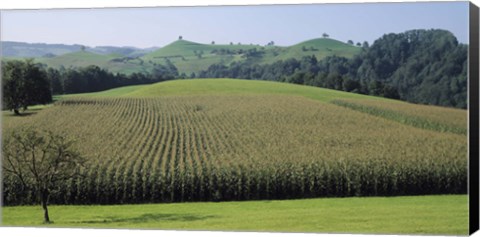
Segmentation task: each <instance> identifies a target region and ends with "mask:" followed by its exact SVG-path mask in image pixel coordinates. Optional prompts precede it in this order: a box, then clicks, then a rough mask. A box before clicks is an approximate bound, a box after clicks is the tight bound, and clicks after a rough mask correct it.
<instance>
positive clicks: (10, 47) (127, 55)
mask: <svg viewBox="0 0 480 237" xmlns="http://www.w3.org/2000/svg"><path fill="white" fill-rule="evenodd" d="M2 47H4V48H5V49H4V51H5V52H7V53H6V54H4V56H6V57H5V59H6V60H8V59H10V58H21V57H35V58H36V60H37V61H38V62H41V63H44V64H46V65H48V66H50V67H54V68H58V67H60V66H63V67H66V68H68V67H84V66H88V65H97V66H99V67H102V68H105V69H107V70H109V71H111V72H114V73H117V72H119V73H125V74H131V73H134V72H150V71H151V69H152V68H153V67H154V65H156V64H166V60H169V61H170V62H172V63H173V64H174V65H175V66H176V67H177V68H178V70H179V72H180V73H185V74H186V75H190V74H191V73H198V72H200V71H201V70H206V69H207V68H208V67H209V66H210V65H212V64H224V65H229V64H230V63H231V62H238V61H250V62H252V63H259V64H265V63H273V62H275V61H278V60H285V59H288V58H296V59H300V58H302V57H304V56H311V55H315V56H316V57H317V59H322V58H324V57H327V56H332V55H337V56H344V57H352V56H353V55H355V54H356V53H358V52H359V51H360V48H359V47H356V46H352V45H349V44H346V43H343V42H340V41H337V40H334V39H327V38H322V39H312V40H309V41H305V42H302V43H299V44H296V45H292V46H285V47H284V46H273V45H271V46H260V45H251V44H249V45H247V44H226V45H225V44H201V43H196V42H191V41H187V40H177V41H174V42H172V43H170V44H168V45H166V46H164V47H162V48H158V49H156V50H155V49H154V48H149V49H143V50H142V49H137V48H131V47H109V46H102V47H95V48H88V47H87V48H86V49H85V51H81V50H80V48H81V45H73V46H68V45H48V44H27V43H18V42H6V43H4V45H3V46H2Z"/></svg>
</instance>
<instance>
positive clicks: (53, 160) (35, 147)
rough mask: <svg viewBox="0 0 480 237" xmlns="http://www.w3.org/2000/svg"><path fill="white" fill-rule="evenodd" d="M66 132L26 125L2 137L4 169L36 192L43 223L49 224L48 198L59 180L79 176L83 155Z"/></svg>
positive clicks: (24, 186)
mask: <svg viewBox="0 0 480 237" xmlns="http://www.w3.org/2000/svg"><path fill="white" fill-rule="evenodd" d="M73 144H74V141H73V140H72V139H69V138H68V137H67V136H66V135H59V134H54V133H53V132H50V131H39V130H37V129H34V128H31V127H28V128H23V129H20V130H18V131H13V132H12V133H10V134H8V135H7V136H5V137H4V142H3V147H2V150H3V169H4V171H5V172H7V173H10V174H12V175H13V176H14V177H16V178H18V180H19V181H20V183H21V184H22V186H23V188H26V189H30V190H32V191H35V193H37V194H38V199H39V200H40V203H41V205H42V208H43V211H44V223H51V221H50V217H49V215H48V207H47V205H48V199H49V197H50V193H51V192H52V191H56V187H57V186H58V184H59V183H60V182H62V181H66V180H69V179H71V178H74V177H75V176H77V175H79V171H80V168H81V166H82V165H83V163H84V158H83V157H82V156H81V155H80V154H79V153H78V152H77V151H76V150H75V149H74V148H73Z"/></svg>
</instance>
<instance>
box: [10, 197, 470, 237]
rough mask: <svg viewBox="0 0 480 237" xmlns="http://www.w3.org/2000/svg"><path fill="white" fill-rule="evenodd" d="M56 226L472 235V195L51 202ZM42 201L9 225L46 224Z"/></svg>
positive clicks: (16, 210)
mask: <svg viewBox="0 0 480 237" xmlns="http://www.w3.org/2000/svg"><path fill="white" fill-rule="evenodd" d="M51 215H52V219H53V220H54V223H53V224H51V225H49V226H51V227H89V228H92V227H93V228H142V229H152V228H153V229H164V230H166V229H175V230H222V231H269V232H272V231H274V232H316V233H363V234H369V233H370V234H372V233H375V234H382V233H383V234H426V233H428V234H437V235H467V230H468V205H467V195H445V196H442V195H437V196H416V197H388V198H386V197H368V198H321V199H302V200H288V201H245V202H218V203H212V202H203V203H175V204H136V205H106V206H98V205H97V206H75V205H69V206H52V207H51ZM40 216H41V208H40V207H39V206H18V207H5V208H3V224H4V225H7V226H27V225H28V226H41V225H42V224H41V221H40V220H41V218H40Z"/></svg>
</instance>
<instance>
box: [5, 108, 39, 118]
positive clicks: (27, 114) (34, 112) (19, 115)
mask: <svg viewBox="0 0 480 237" xmlns="http://www.w3.org/2000/svg"><path fill="white" fill-rule="evenodd" d="M32 110H37V111H38V110H41V109H32ZM37 111H23V112H21V113H20V114H18V115H17V114H14V113H13V112H12V113H11V114H10V113H7V114H4V115H3V116H4V117H11V118H21V117H28V116H31V115H35V114H36V113H37Z"/></svg>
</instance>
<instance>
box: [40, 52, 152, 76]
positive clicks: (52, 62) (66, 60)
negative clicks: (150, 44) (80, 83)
mask: <svg viewBox="0 0 480 237" xmlns="http://www.w3.org/2000/svg"><path fill="white" fill-rule="evenodd" d="M36 60H37V61H38V62H40V63H44V64H47V65H48V66H50V67H54V68H60V67H65V68H69V67H86V66H90V65H96V66H98V67H101V68H105V69H107V70H109V71H112V72H119V73H125V74H131V73H133V72H149V71H150V70H151V68H152V65H147V64H143V63H142V61H143V60H141V59H138V58H128V57H122V55H119V54H108V55H103V54H97V53H92V52H88V51H77V52H73V53H67V54H63V55H60V56H56V57H53V58H37V59H36Z"/></svg>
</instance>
